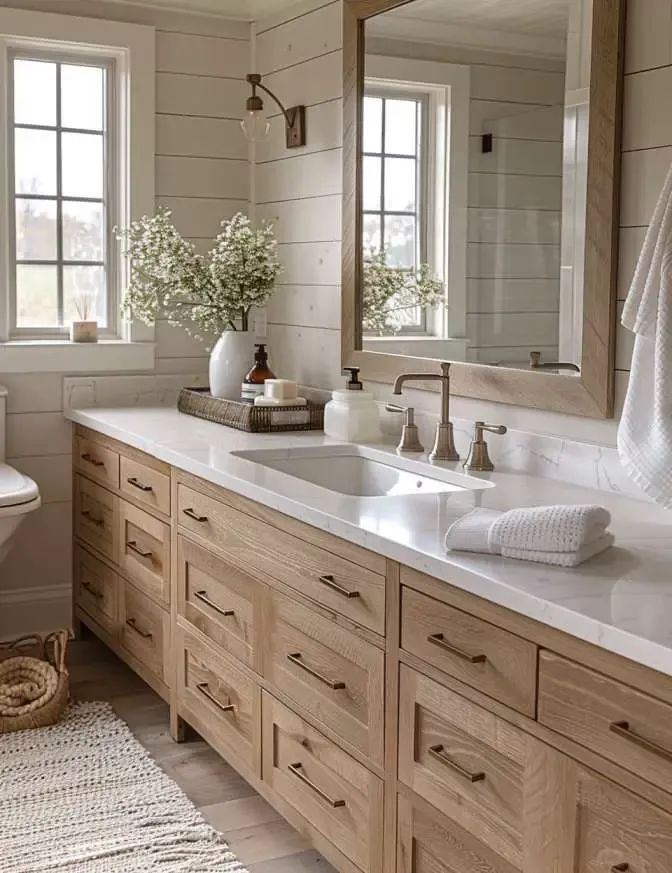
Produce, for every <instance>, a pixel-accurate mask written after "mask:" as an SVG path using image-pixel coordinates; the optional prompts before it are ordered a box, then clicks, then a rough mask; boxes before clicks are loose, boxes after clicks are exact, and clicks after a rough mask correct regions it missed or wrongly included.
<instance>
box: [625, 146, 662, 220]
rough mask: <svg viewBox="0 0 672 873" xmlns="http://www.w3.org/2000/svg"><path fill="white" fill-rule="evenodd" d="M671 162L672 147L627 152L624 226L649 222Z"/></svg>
mask: <svg viewBox="0 0 672 873" xmlns="http://www.w3.org/2000/svg"><path fill="white" fill-rule="evenodd" d="M670 163H672V147H669V148H661V149H649V150H648V151H641V152H625V153H624V154H623V161H622V168H621V215H620V223H621V227H632V226H641V225H648V223H649V221H650V220H651V216H652V215H653V210H654V209H655V206H656V202H657V200H658V196H659V195H660V192H661V189H662V187H663V183H664V181H665V176H666V175H667V171H668V170H669V168H670Z"/></svg>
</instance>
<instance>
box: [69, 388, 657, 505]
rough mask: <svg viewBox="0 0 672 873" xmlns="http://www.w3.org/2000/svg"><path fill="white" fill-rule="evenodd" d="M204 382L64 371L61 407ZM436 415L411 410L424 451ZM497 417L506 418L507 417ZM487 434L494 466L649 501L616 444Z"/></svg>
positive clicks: (107, 402) (388, 419) (144, 402)
mask: <svg viewBox="0 0 672 873" xmlns="http://www.w3.org/2000/svg"><path fill="white" fill-rule="evenodd" d="M206 385H207V376H206V375H204V374H203V373H199V374H180V375H174V376H171V375H146V376H89V377H66V378H65V379H64V381H63V407H64V409H90V408H93V407H99V408H103V407H113V406H135V407H137V406H173V405H175V404H176V403H177V396H178V394H179V392H180V389H181V388H182V387H184V386H192V387H205V386H206ZM301 393H302V394H305V395H306V396H308V397H309V398H310V399H313V400H319V401H322V402H326V401H327V400H328V399H329V397H330V392H328V391H320V390H317V389H314V388H302V390H301ZM396 399H397V398H395V400H396ZM437 406H438V397H437ZM380 410H381V419H382V422H383V430H384V432H385V434H386V435H387V436H388V437H389V438H390V439H391V440H395V439H398V437H399V435H400V433H401V423H402V416H401V415H399V414H398V413H389V412H386V411H385V406H384V404H382V403H381V404H380ZM436 421H437V416H435V415H431V414H429V413H427V412H425V411H422V410H416V422H417V425H418V428H419V431H420V439H421V441H422V443H423V445H424V446H425V448H426V449H427V450H428V451H429V450H430V449H431V446H432V442H433V440H434V430H435V427H436ZM453 422H454V425H455V442H456V444H457V449H458V451H459V453H460V456H461V457H462V458H466V457H467V454H468V452H469V443H470V441H471V438H472V435H473V422H470V421H467V420H466V419H453ZM498 423H500V422H498ZM501 423H502V424H506V421H502V422H501ZM486 438H487V441H488V449H489V451H490V457H491V458H492V461H493V463H494V464H495V466H496V467H497V469H499V470H502V471H513V472H520V473H526V474H528V475H532V476H541V477H543V478H546V479H554V480H556V481H559V482H565V483H569V484H575V485H582V486H585V487H589V488H598V489H600V490H602V491H608V492H610V493H612V494H623V495H626V496H629V497H634V498H637V499H639V500H646V501H647V502H650V501H649V498H647V497H646V495H644V493H643V492H641V491H640V490H639V489H638V488H637V486H636V485H635V484H634V483H633V482H631V481H630V480H629V479H628V477H627V476H626V474H625V471H624V470H623V468H622V467H621V464H620V461H619V459H618V453H617V451H616V449H615V448H613V447H611V446H601V445H595V444H592V443H586V442H579V441H574V440H568V439H565V438H559V437H554V436H549V435H545V434H535V433H527V432H525V431H519V430H510V431H508V433H507V434H505V435H504V436H495V435H486Z"/></svg>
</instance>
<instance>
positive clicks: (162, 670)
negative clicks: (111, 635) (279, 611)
mask: <svg viewBox="0 0 672 873" xmlns="http://www.w3.org/2000/svg"><path fill="white" fill-rule="evenodd" d="M119 602H120V609H119V629H120V633H121V644H122V645H123V646H124V648H125V649H127V650H128V651H129V652H130V653H131V654H132V655H134V656H135V657H136V658H137V659H138V660H139V661H141V662H142V663H143V664H144V665H145V667H147V669H148V670H150V671H151V672H152V673H154V675H155V676H157V677H158V678H159V679H161V681H162V682H165V683H166V685H169V684H170V676H169V669H168V664H169V652H170V616H169V614H168V612H167V611H166V610H164V609H162V608H161V607H160V606H159V605H158V603H154V601H153V600H150V599H149V597H147V596H146V595H145V594H143V593H142V592H141V591H138V589H137V588H135V587H134V586H133V585H131V584H130V583H128V582H123V583H122V586H121V596H120V598H119Z"/></svg>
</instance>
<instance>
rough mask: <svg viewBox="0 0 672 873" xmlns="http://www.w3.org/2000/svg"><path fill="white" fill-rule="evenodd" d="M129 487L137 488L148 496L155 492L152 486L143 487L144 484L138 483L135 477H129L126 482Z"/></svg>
mask: <svg viewBox="0 0 672 873" xmlns="http://www.w3.org/2000/svg"><path fill="white" fill-rule="evenodd" d="M126 481H127V482H128V484H129V485H132V486H133V487H134V488H137V489H138V491H144V492H145V494H147V493H148V492H149V491H153V490H154V489H153V488H152V486H151V485H143V484H142V482H140V481H138V479H136V477H135V476H129V477H128V479H127V480H126Z"/></svg>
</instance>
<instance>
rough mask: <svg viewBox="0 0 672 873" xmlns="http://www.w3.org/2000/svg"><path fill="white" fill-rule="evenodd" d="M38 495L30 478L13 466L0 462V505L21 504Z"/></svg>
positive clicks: (36, 488) (35, 486)
mask: <svg viewBox="0 0 672 873" xmlns="http://www.w3.org/2000/svg"><path fill="white" fill-rule="evenodd" d="M39 496H40V492H39V490H38V487H37V485H36V484H35V483H34V482H33V480H32V479H29V478H28V477H27V476H24V475H23V473H19V471H18V470H15V469H14V467H10V466H8V465H7V464H0V506H21V505H22V504H24V503H30V501H31V500H35V498H36V497H39Z"/></svg>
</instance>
